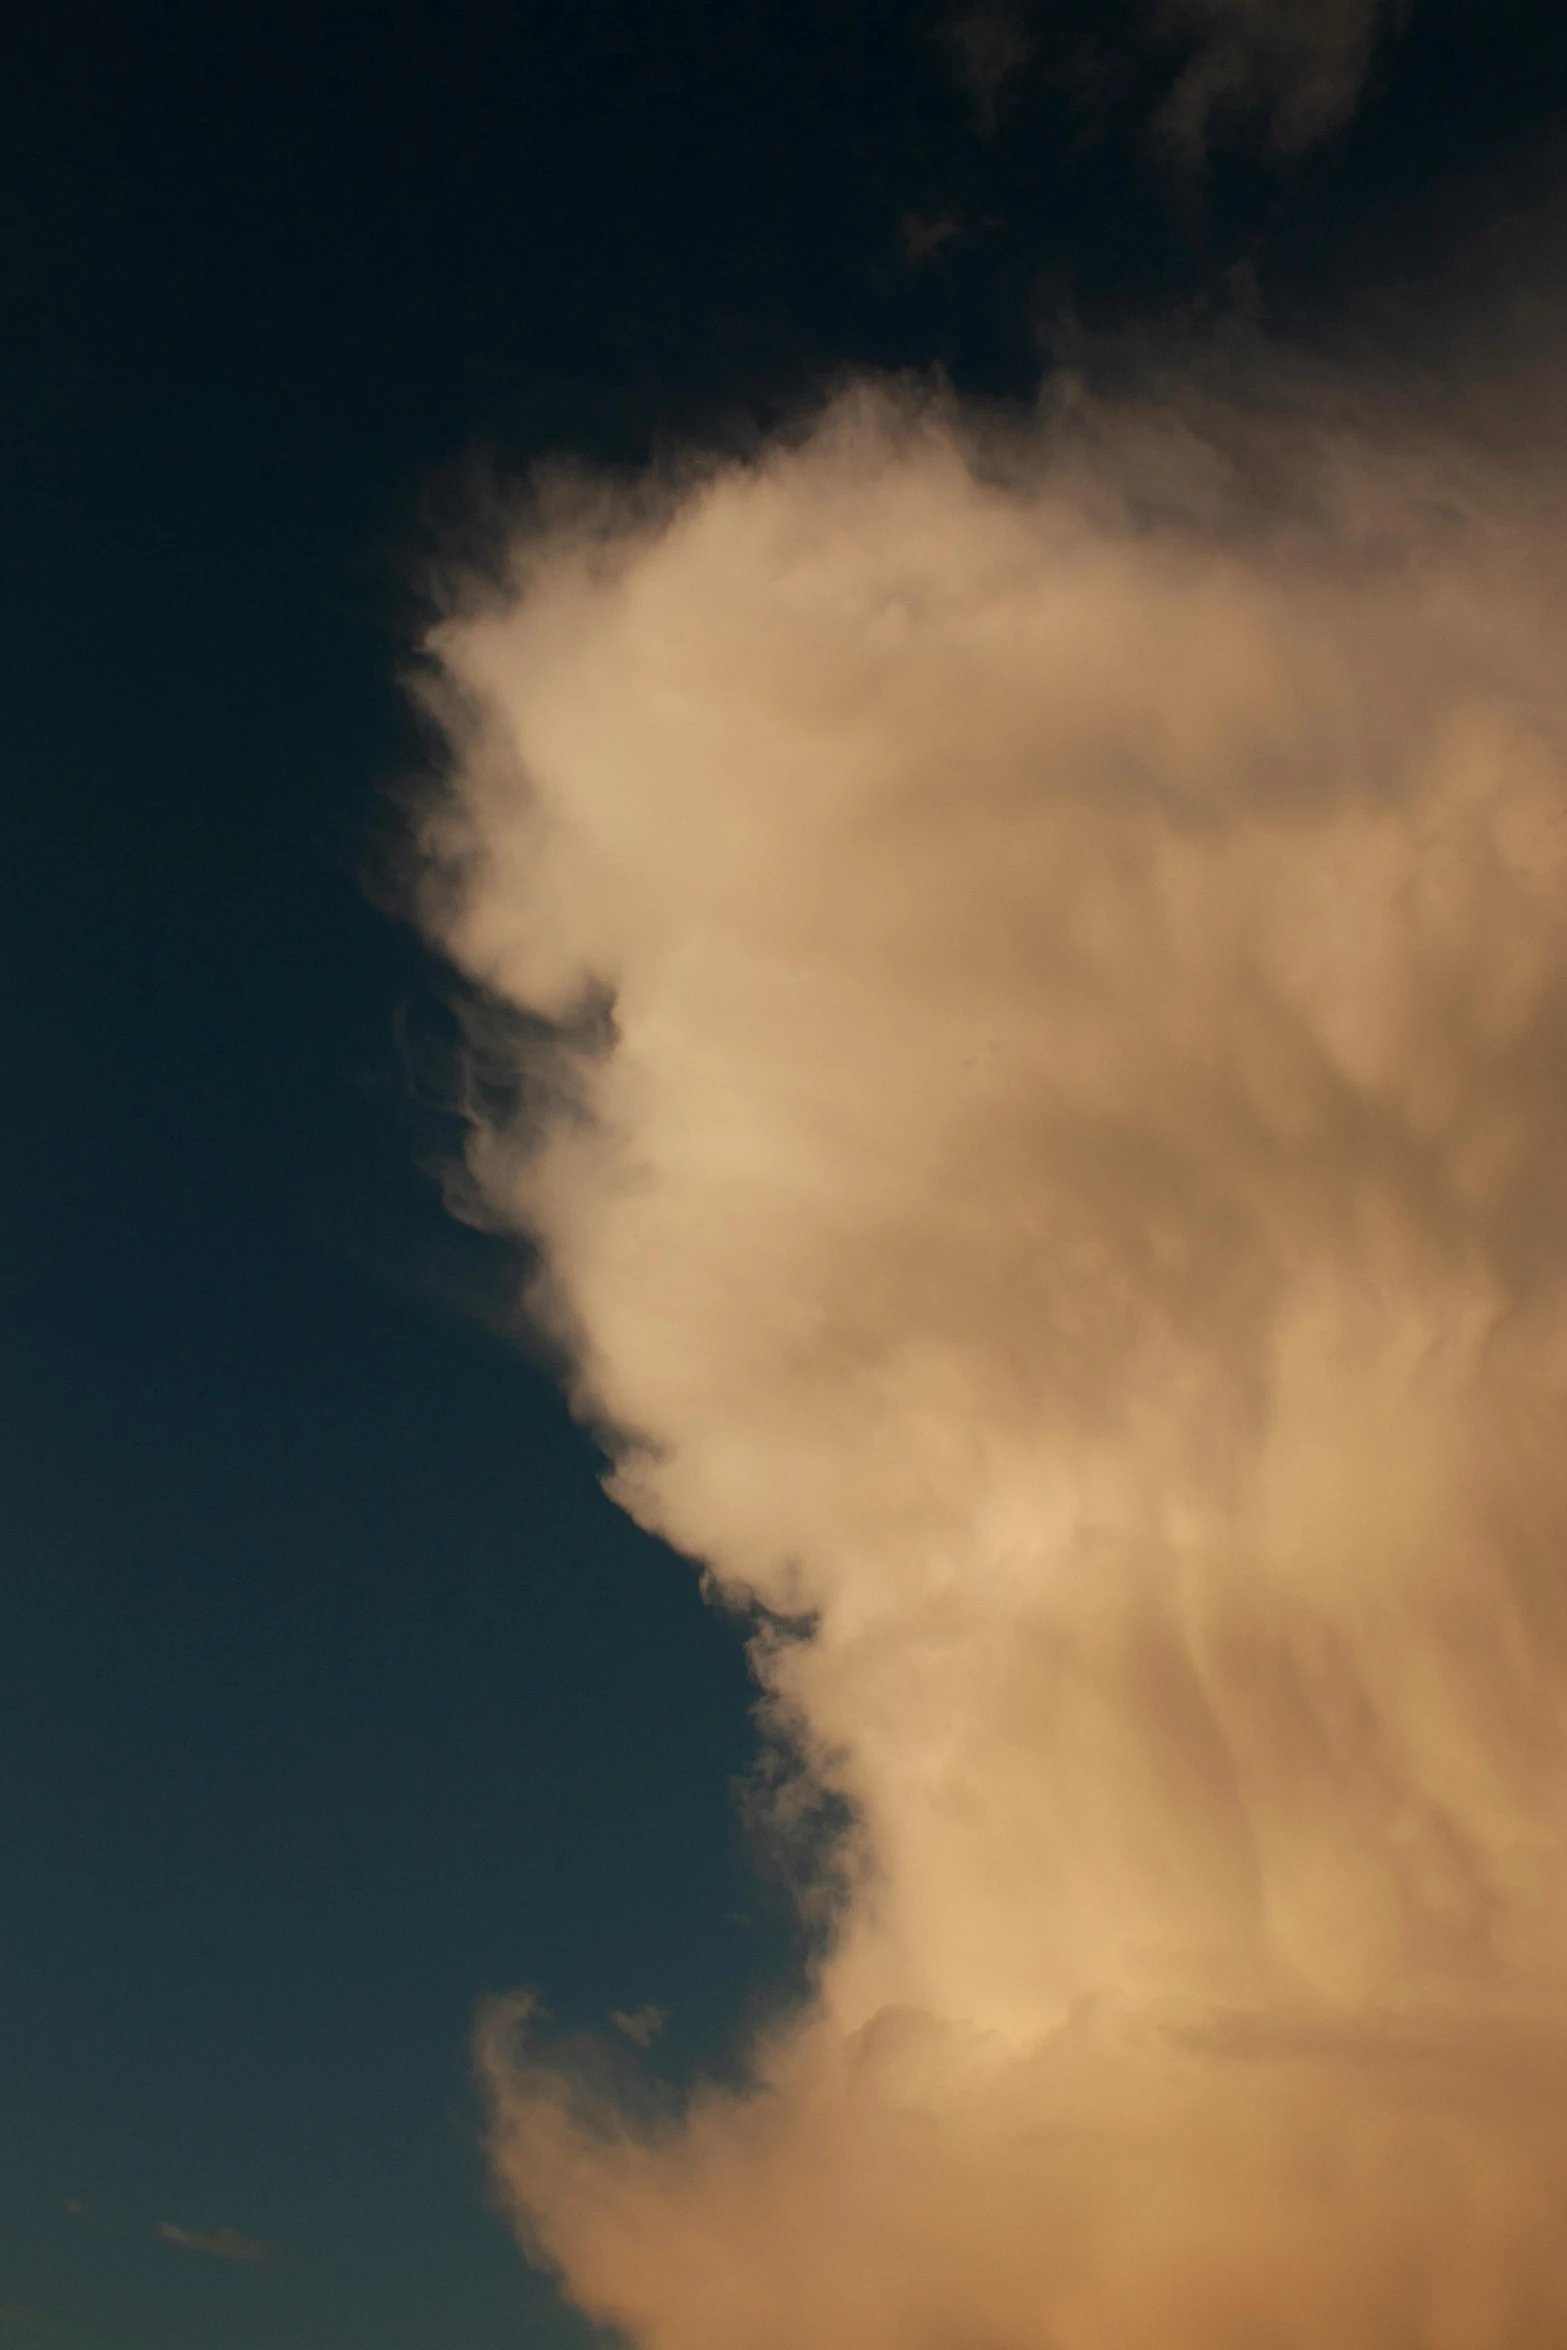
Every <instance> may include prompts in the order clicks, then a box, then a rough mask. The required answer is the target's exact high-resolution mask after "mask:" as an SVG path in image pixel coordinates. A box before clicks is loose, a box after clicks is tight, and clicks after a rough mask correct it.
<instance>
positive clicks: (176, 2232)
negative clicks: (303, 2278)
mask: <svg viewBox="0 0 1567 2350" xmlns="http://www.w3.org/2000/svg"><path fill="white" fill-rule="evenodd" d="M157 2233H158V2234H159V2235H160V2236H161V2237H162V2238H163V2241H164V2243H165V2244H173V2245H175V2246H176V2247H177V2248H178V2249H179V2250H180V2251H181V2252H200V2253H202V2254H204V2255H205V2256H206V2257H207V2258H208V2259H210V2260H237V2261H241V2262H244V2263H246V2264H248V2265H250V2266H252V2267H266V2266H269V2265H270V2264H271V2262H273V2261H274V2260H276V2258H277V2251H276V2248H275V2247H274V2246H273V2245H271V2244H262V2243H258V2242H257V2240H256V2239H255V2237H253V2236H242V2235H241V2234H240V2233H239V2231H238V2229H237V2228H182V2227H177V2226H176V2225H175V2223H174V2221H173V2220H171V2219H163V2220H159V2222H158V2226H157Z"/></svg>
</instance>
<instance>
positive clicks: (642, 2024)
mask: <svg viewBox="0 0 1567 2350" xmlns="http://www.w3.org/2000/svg"><path fill="white" fill-rule="evenodd" d="M609 2020H610V2022H611V2023H612V2024H613V2025H614V2027H615V2029H616V2031H617V2032H624V2033H625V2035H626V2038H627V2039H628V2040H631V2041H634V2042H635V2044H636V2046H637V2047H638V2048H651V2047H652V2045H653V2043H654V2041H655V2040H656V2039H657V2038H658V2035H659V2033H660V2032H661V2031H662V2030H663V2028H664V2026H665V2025H666V2024H667V2023H668V2021H669V2018H668V2016H667V2015H666V2014H665V2013H664V2010H663V2009H662V2008H661V2007H638V2008H633V2010H632V2011H631V2013H630V2014H629V2015H622V2014H621V2013H620V2010H619V2009H618V2008H614V2009H612V2010H611V2011H610V2018H609Z"/></svg>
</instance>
